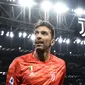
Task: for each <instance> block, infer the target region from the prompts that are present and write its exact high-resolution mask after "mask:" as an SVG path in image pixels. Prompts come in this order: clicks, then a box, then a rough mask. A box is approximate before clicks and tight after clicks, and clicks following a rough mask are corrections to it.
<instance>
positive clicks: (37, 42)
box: [35, 41, 43, 44]
mask: <svg viewBox="0 0 85 85" xmlns="http://www.w3.org/2000/svg"><path fill="white" fill-rule="evenodd" d="M35 44H43V41H36V42H35Z"/></svg>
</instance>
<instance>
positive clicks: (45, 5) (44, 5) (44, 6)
mask: <svg viewBox="0 0 85 85" xmlns="http://www.w3.org/2000/svg"><path fill="white" fill-rule="evenodd" d="M41 8H42V9H43V10H44V11H49V10H50V9H51V8H52V3H51V2H50V1H43V2H42V3H41Z"/></svg>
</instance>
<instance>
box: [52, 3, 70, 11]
mask: <svg viewBox="0 0 85 85" xmlns="http://www.w3.org/2000/svg"><path fill="white" fill-rule="evenodd" d="M53 8H54V10H55V11H56V13H65V12H67V11H68V10H69V8H68V7H67V6H66V5H64V4H63V3H60V2H59V3H56V4H55V5H54V7H53Z"/></svg>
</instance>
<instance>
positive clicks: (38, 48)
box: [35, 47, 44, 52]
mask: <svg viewBox="0 0 85 85" xmlns="http://www.w3.org/2000/svg"><path fill="white" fill-rule="evenodd" d="M35 50H36V51H37V52H39V51H44V49H43V48H42V47H36V48H35Z"/></svg>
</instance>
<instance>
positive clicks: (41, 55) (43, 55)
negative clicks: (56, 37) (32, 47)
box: [34, 51, 50, 62]
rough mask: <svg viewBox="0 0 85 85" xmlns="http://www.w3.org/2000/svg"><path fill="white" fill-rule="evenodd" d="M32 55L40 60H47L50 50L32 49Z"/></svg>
mask: <svg viewBox="0 0 85 85" xmlns="http://www.w3.org/2000/svg"><path fill="white" fill-rule="evenodd" d="M34 56H35V57H36V58H37V59H38V60H40V61H43V62H45V61H47V60H49V58H50V51H34Z"/></svg>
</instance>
